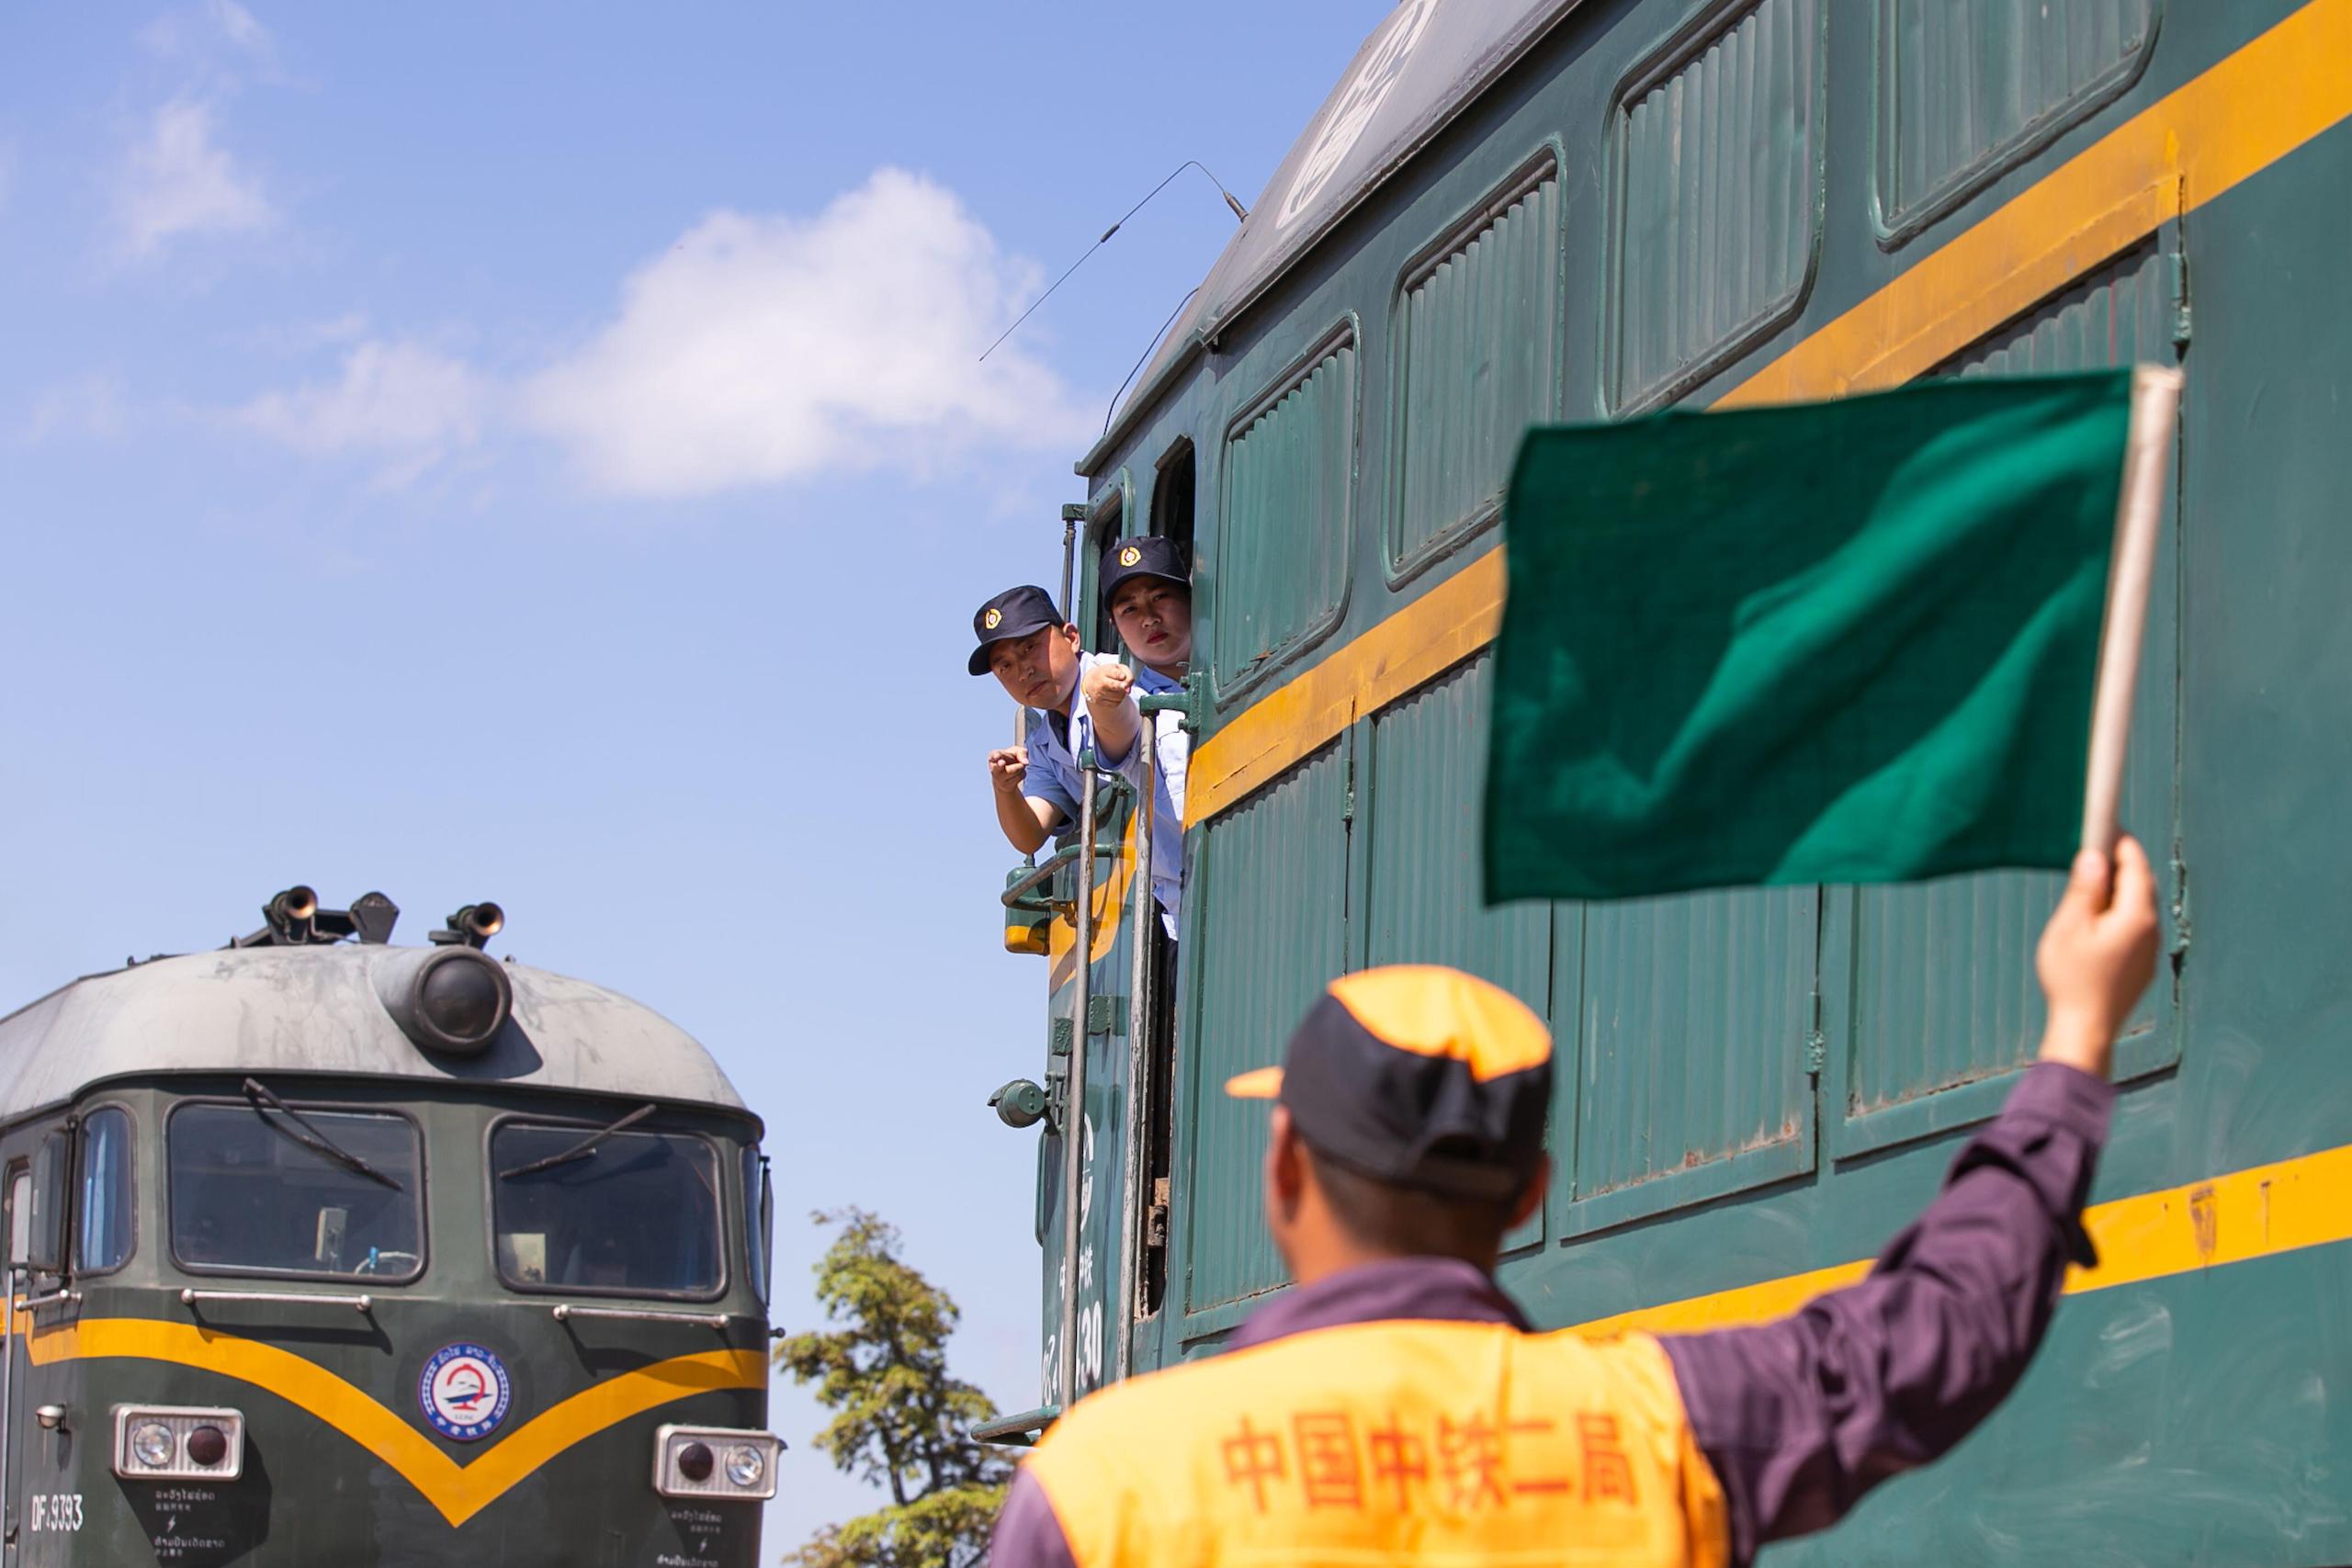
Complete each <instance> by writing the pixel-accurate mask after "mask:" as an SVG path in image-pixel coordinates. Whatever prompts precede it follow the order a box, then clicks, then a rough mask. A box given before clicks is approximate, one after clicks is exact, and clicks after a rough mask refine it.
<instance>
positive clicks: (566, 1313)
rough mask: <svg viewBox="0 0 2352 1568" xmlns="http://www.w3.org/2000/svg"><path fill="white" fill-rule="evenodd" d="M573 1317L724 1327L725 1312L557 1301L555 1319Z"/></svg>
mask: <svg viewBox="0 0 2352 1568" xmlns="http://www.w3.org/2000/svg"><path fill="white" fill-rule="evenodd" d="M575 1317H598V1318H609V1319H612V1320H613V1321H615V1322H618V1323H691V1324H695V1325H699V1326H701V1327H704V1328H725V1327H726V1326H727V1322H728V1318H727V1314H725V1313H723V1312H648V1311H645V1310H643V1309H641V1308H638V1307H596V1306H580V1305H577V1304H575V1303H571V1302H558V1303H556V1308H555V1320H556V1321H557V1322H558V1323H570V1322H571V1320H572V1319H573V1318H575Z"/></svg>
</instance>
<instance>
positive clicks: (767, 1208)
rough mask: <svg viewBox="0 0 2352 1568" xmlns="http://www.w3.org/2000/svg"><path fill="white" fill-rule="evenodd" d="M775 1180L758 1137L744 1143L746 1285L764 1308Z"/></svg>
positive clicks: (769, 1291)
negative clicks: (748, 1285)
mask: <svg viewBox="0 0 2352 1568" xmlns="http://www.w3.org/2000/svg"><path fill="white" fill-rule="evenodd" d="M774 1183H775V1176H774V1174H773V1173H772V1171H771V1169H770V1167H769V1165H768V1156H767V1153H766V1151H765V1150H763V1149H762V1148H761V1147H760V1145H759V1140H757V1139H756V1138H755V1139H752V1140H751V1141H750V1142H747V1143H746V1144H744V1145H743V1182H742V1194H743V1270H744V1275H745V1280H746V1282H747V1283H749V1284H750V1286H751V1287H752V1295H754V1296H756V1297H757V1298H758V1299H759V1303H760V1305H761V1306H762V1307H763V1308H764V1307H766V1306H768V1305H770V1304H772V1303H771V1302H770V1298H771V1297H772V1296H773V1295H774V1294H775V1229H774V1224H773V1214H774V1207H773V1194H774V1192H775V1186H774ZM726 1223H727V1220H726V1216H725V1215H724V1214H721V1215H720V1217H719V1224H720V1225H721V1226H724V1225H725V1224H726ZM491 1245H492V1247H496V1246H497V1242H496V1240H495V1239H493V1240H492V1243H491Z"/></svg>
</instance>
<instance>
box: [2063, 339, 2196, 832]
mask: <svg viewBox="0 0 2352 1568" xmlns="http://www.w3.org/2000/svg"><path fill="white" fill-rule="evenodd" d="M2180 383H2181V374H2180V372H2179V371H2177V370H2173V369H2166V368H2163V367H2157V366H2154V365H2143V366H2140V367H2138V368H2136V369H2135V370H2133V371H2132V373H2131V433H2130V434H2129V435H2128V436H2127V437H2126V439H2125V441H2124V446H2123V487H2122V490H2121V491H2120V492H2119V493H2118V495H2117V497H2116V502H2115V555H2114V564H2113V565H2112V566H2111V567H2110V568H2109V570H2108V577H2107V629H2106V631H2105V633H2104V634H2103V637H2102V639H2101V641H2100V644H2099V651H2098V688H2097V691H2096V692H2095V694H2093V696H2092V698H2091V760H2090V772H2089V775H2088V777H2087V779H2086V782H2085V784H2084V786H2083V848H2085V849H2086V850H2096V851H2098V852H2099V853H2100V854H2106V853H2107V852H2109V851H2110V850H2112V849H2113V848H2114V847H2115V833H2116V820H2115V818H2116V805H2117V802H2118V801H2119V800H2120V798H2121V796H2122V794H2123V754H2124V751H2125V750H2126V747H2127V744H2128V742H2129V741H2130V739H2131V696H2132V694H2133V693H2134V692H2136V691H2138V690H2139V685H2140V642H2141V637H2142V635H2143V633H2144V632H2145V630H2146V628H2147V624H2148V582H2149V580H2150V579H2152V578H2153V577H2154V575H2155V570H2156V527H2157V525H2158V523H2159V522H2160V521H2161V520H2162V519H2163V517H2164V510H2165V468H2167V466H2168V465H2169V462H2170V459H2171V457H2172V434H2173V424H2174V422H2175V419H2176V417H2177V414H2178V412H2179V409H2180Z"/></svg>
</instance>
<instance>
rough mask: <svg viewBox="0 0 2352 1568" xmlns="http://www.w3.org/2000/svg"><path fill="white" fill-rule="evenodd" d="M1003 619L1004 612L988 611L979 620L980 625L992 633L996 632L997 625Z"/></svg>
mask: <svg viewBox="0 0 2352 1568" xmlns="http://www.w3.org/2000/svg"><path fill="white" fill-rule="evenodd" d="M1003 619H1004V612H1003V611H1002V610H990V611H989V613H988V614H987V615H983V616H982V617H981V618H980V625H982V626H986V627H988V629H989V630H990V631H994V630H996V627H997V623H998V622H999V621H1001V620H1003Z"/></svg>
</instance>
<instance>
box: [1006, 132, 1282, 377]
mask: <svg viewBox="0 0 2352 1568" xmlns="http://www.w3.org/2000/svg"><path fill="white" fill-rule="evenodd" d="M1187 169H1198V170H1200V171H1201V173H1202V174H1203V175H1207V177H1208V182H1209V184H1211V185H1213V186H1216V193H1217V195H1219V196H1221V197H1225V204H1226V206H1227V207H1230V208H1231V209H1233V220H1234V221H1235V222H1237V223H1244V222H1247V221H1249V219H1250V209H1248V208H1246V207H1244V206H1242V205H1241V198H1240V197H1238V196H1236V195H1234V194H1233V193H1232V192H1231V191H1229V190H1227V189H1226V188H1225V182H1224V181H1223V180H1221V179H1218V178H1217V177H1216V175H1213V174H1210V173H1209V166H1208V165H1207V164H1204V163H1202V162H1201V161H1200V160H1199V159H1198V158H1187V159H1185V160H1184V161H1183V162H1182V163H1181V164H1177V165H1176V166H1175V167H1174V168H1173V169H1170V171H1169V172H1168V177H1167V178H1166V179H1164V180H1162V181H1160V182H1159V184H1158V185H1156V186H1152V187H1151V189H1150V190H1148V191H1147V192H1145V193H1144V198H1143V200H1142V201H1138V202H1136V204H1135V205H1134V206H1133V207H1130V208H1128V209H1126V211H1125V212H1123V213H1121V214H1120V215H1119V220H1118V221H1117V222H1116V223H1114V224H1112V225H1111V226H1110V227H1109V228H1108V229H1105V230H1103V237H1102V238H1101V239H1099V240H1097V241H1095V242H1094V243H1092V244H1091V245H1089V246H1087V247H1086V254H1085V255H1082V256H1080V257H1079V258H1078V259H1077V260H1076V261H1074V262H1072V263H1070V264H1069V266H1068V267H1067V268H1065V269H1064V270H1063V272H1062V275H1061V276H1059V277H1057V278H1056V279H1054V282H1053V288H1048V289H1046V291H1045V292H1044V293H1043V294H1040V295H1038V296H1037V298H1036V299H1034V300H1032V301H1031V302H1030V306H1029V308H1028V309H1027V310H1023V311H1022V312H1021V314H1019V315H1018V316H1015V317H1014V318H1013V319H1012V325H1011V326H1009V327H1007V328H1005V329H1004V331H1002V332H1001V333H998V334H997V339H996V342H994V343H992V344H989V345H988V347H987V348H985V349H983V350H982V351H981V353H980V363H981V364H983V365H985V364H987V363H988V357H989V355H991V354H994V353H995V352H996V351H997V350H998V349H1000V348H1001V347H1003V346H1004V340H1005V339H1006V338H1009V337H1011V336H1012V334H1013V333H1016V332H1018V331H1020V330H1021V323H1022V322H1023V321H1027V320H1028V319H1029V318H1030V317H1032V316H1034V315H1035V314H1036V313H1037V307H1038V306H1040V305H1043V304H1044V303H1045V302H1046V300H1048V299H1052V298H1053V297H1054V289H1056V288H1060V287H1061V286H1062V285H1063V284H1065V283H1068V282H1069V275H1070V274H1071V273H1073V272H1076V271H1077V270H1078V269H1079V268H1080V267H1082V266H1084V265H1086V264H1087V262H1088V260H1089V259H1091V257H1092V256H1093V254H1094V253H1095V252H1097V251H1099V250H1101V249H1102V248H1103V246H1104V245H1107V244H1109V243H1111V236H1112V235H1114V234H1115V233H1117V232H1118V231H1120V230H1121V229H1124V228H1125V227H1126V222H1127V220H1128V219H1130V218H1133V217H1134V216H1135V215H1136V213H1138V212H1141V211H1142V210H1143V209H1144V208H1145V207H1146V205H1148V203H1149V202H1150V200H1151V198H1152V197H1155V196H1158V195H1159V193H1160V192H1161V191H1164V190H1166V189H1167V188H1168V187H1169V186H1171V185H1173V184H1174V183H1175V182H1176V176H1177V175H1181V174H1182V173H1183V172H1184V171H1185V170H1187ZM1163 330H1165V329H1163Z"/></svg>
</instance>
